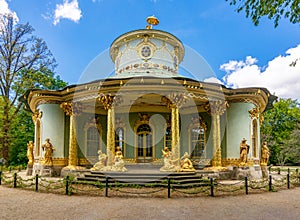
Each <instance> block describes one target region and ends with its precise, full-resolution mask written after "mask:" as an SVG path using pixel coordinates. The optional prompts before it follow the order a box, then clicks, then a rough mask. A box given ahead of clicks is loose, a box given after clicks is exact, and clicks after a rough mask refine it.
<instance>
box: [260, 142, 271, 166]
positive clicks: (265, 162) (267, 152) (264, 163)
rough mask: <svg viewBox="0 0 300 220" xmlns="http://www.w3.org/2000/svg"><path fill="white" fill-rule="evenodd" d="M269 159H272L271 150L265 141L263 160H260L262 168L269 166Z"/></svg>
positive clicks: (262, 150) (262, 149) (262, 151)
mask: <svg viewBox="0 0 300 220" xmlns="http://www.w3.org/2000/svg"><path fill="white" fill-rule="evenodd" d="M269 157H270V150H269V148H268V146H267V142H266V141H264V142H263V145H262V147H261V158H260V165H261V166H267V165H268V161H269Z"/></svg>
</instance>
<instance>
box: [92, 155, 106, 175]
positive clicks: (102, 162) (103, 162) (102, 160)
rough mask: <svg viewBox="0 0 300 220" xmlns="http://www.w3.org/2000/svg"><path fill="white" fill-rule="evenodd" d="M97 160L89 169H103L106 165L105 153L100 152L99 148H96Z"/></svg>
mask: <svg viewBox="0 0 300 220" xmlns="http://www.w3.org/2000/svg"><path fill="white" fill-rule="evenodd" d="M98 160H99V161H98V162H97V163H95V164H94V166H93V167H92V168H91V170H97V171H100V170H103V169H104V167H105V165H106V160H107V156H106V154H104V153H102V151H101V150H98Z"/></svg>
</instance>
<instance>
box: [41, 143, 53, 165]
mask: <svg viewBox="0 0 300 220" xmlns="http://www.w3.org/2000/svg"><path fill="white" fill-rule="evenodd" d="M45 141H46V142H45V143H44V144H43V145H42V149H43V151H45V154H44V159H43V161H42V163H43V165H45V166H53V158H52V154H53V151H54V150H55V149H54V147H53V145H52V144H51V143H50V139H49V138H46V140H45Z"/></svg>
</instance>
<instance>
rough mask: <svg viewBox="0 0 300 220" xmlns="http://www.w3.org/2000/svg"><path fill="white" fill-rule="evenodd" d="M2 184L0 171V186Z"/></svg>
mask: <svg viewBox="0 0 300 220" xmlns="http://www.w3.org/2000/svg"><path fill="white" fill-rule="evenodd" d="M1 184H2V171H1V170H0V185H1Z"/></svg>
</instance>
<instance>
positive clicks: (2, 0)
mask: <svg viewBox="0 0 300 220" xmlns="http://www.w3.org/2000/svg"><path fill="white" fill-rule="evenodd" d="M7 14H10V15H12V16H13V18H14V19H15V22H18V21H19V18H18V16H17V13H16V12H14V11H11V10H10V9H9V7H8V3H7V2H6V0H0V16H3V15H7Z"/></svg>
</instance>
